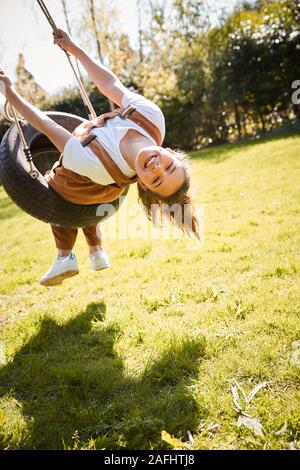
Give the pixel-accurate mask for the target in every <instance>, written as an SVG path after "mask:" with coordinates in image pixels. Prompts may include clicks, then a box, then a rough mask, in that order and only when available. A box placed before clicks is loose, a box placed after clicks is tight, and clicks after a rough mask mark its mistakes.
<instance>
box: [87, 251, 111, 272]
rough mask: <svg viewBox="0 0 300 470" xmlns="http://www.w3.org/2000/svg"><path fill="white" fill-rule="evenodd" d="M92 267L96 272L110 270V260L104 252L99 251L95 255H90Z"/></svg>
mask: <svg viewBox="0 0 300 470" xmlns="http://www.w3.org/2000/svg"><path fill="white" fill-rule="evenodd" d="M90 267H91V269H93V270H94V271H100V269H105V268H109V259H108V256H107V254H106V253H105V251H104V250H98V251H96V252H95V253H94V254H93V255H90Z"/></svg>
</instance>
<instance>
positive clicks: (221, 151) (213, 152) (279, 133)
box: [190, 125, 300, 163]
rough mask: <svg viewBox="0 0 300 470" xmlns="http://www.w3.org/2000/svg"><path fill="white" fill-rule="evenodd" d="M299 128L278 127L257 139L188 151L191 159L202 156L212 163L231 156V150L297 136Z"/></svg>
mask: <svg viewBox="0 0 300 470" xmlns="http://www.w3.org/2000/svg"><path fill="white" fill-rule="evenodd" d="M299 135H300V125H299V129H298V128H296V127H295V129H294V128H293V127H284V128H282V129H281V128H278V129H276V130H274V131H272V132H270V133H268V134H264V135H261V136H260V137H259V138H258V139H256V138H244V139H242V140H240V141H238V142H235V143H232V144H222V145H219V146H218V145H216V146H212V147H209V148H206V149H203V150H197V151H193V152H190V156H191V158H192V159H193V160H197V159H200V158H203V159H205V160H211V161H213V162H214V163H221V162H224V161H225V160H227V159H228V158H230V157H232V156H233V153H231V152H232V151H233V150H247V149H248V148H250V147H253V146H259V145H262V144H265V143H266V142H274V141H277V140H284V139H287V138H294V139H296V138H299Z"/></svg>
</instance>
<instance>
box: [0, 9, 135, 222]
mask: <svg viewBox="0 0 300 470" xmlns="http://www.w3.org/2000/svg"><path fill="white" fill-rule="evenodd" d="M38 2H39V4H40V6H41V7H42V9H43V12H44V13H45V15H46V16H47V19H48V21H49V22H50V24H51V26H52V28H53V29H54V30H55V29H57V28H56V26H55V23H54V22H53V20H52V18H51V17H50V14H49V12H48V10H46V7H45V5H44V4H43V2H42V1H41V0H38ZM48 15H49V16H48ZM66 55H67V57H68V60H69V63H70V65H71V67H72V70H73V72H74V74H75V77H76V80H77V83H78V86H79V90H80V93H81V96H82V98H83V101H84V104H85V106H86V108H87V109H88V111H89V117H90V118H91V119H93V118H94V117H96V113H95V111H94V109H93V107H92V104H91V102H90V100H89V98H88V96H87V93H86V91H85V89H84V87H83V84H82V82H81V80H80V78H79V76H78V74H77V73H76V71H75V68H74V66H73V64H72V62H71V59H70V57H69V54H68V53H67V52H66ZM9 107H10V111H11V113H10V112H9ZM5 114H6V117H7V118H8V119H9V120H10V121H11V122H14V124H13V125H12V126H11V127H10V128H9V129H8V131H7V132H6V133H5V135H4V137H3V139H2V142H1V146H0V181H1V183H2V185H3V187H4V189H5V191H6V192H7V194H8V196H9V197H10V198H11V200H12V201H13V202H14V203H15V204H16V205H17V206H19V207H20V208H21V209H23V210H24V211H25V212H27V213H28V214H30V215H32V216H33V217H35V218H37V219H39V220H42V221H44V222H47V223H51V224H55V225H60V226H62V227H84V226H90V225H96V224H98V223H99V222H102V221H103V220H105V219H107V218H109V217H110V216H111V215H113V214H112V213H114V212H115V211H117V210H118V209H119V207H120V204H121V202H122V201H123V200H124V196H125V195H126V194H127V193H128V190H129V186H127V187H126V188H125V190H124V192H123V193H122V197H121V198H118V199H116V200H114V201H112V202H111V203H110V205H111V206H112V207H113V210H112V211H111V210H108V208H107V203H106V204H103V205H102V204H91V205H79V204H73V203H71V202H68V201H66V200H64V199H62V198H61V197H60V196H59V195H58V194H57V193H55V191H53V189H52V188H51V187H50V186H49V185H48V182H47V181H46V179H45V177H44V175H45V173H46V172H47V171H48V170H50V169H51V168H52V166H53V164H54V163H55V162H56V161H57V160H58V158H59V155H60V153H59V151H58V150H57V149H56V147H55V146H54V145H53V144H52V143H51V142H50V140H49V139H48V138H47V137H46V136H45V135H43V134H42V133H40V132H38V131H37V130H36V129H34V128H33V127H32V126H31V125H30V124H28V123H27V122H25V121H19V120H18V118H17V116H16V113H15V110H14V108H13V107H12V106H11V105H9V104H8V103H6V105H5ZM46 114H47V115H48V116H49V117H51V119H53V120H54V121H55V122H56V123H57V124H59V125H61V126H62V127H64V128H65V129H67V130H68V131H69V132H73V130H74V129H75V128H76V127H77V126H78V125H79V124H81V123H82V122H83V121H84V119H83V118H81V117H79V116H76V115H74V114H68V113H62V112H47V113H46ZM101 206H102V209H101Z"/></svg>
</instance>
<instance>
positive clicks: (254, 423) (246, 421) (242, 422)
mask: <svg viewBox="0 0 300 470" xmlns="http://www.w3.org/2000/svg"><path fill="white" fill-rule="evenodd" d="M237 425H238V426H245V427H246V428H247V429H249V431H251V432H253V434H255V436H260V437H263V436H264V435H265V430H264V428H263V426H262V424H261V423H260V421H259V420H258V419H257V418H251V417H248V416H242V415H241V416H239V417H238V420H237Z"/></svg>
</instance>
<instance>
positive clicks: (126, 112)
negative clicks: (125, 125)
mask: <svg viewBox="0 0 300 470" xmlns="http://www.w3.org/2000/svg"><path fill="white" fill-rule="evenodd" d="M134 111H136V108H135V107H134V106H132V105H131V104H130V105H129V106H127V108H125V109H122V111H120V112H119V117H120V118H121V119H126V118H127V117H128V116H130V115H131V114H132V113H134Z"/></svg>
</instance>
